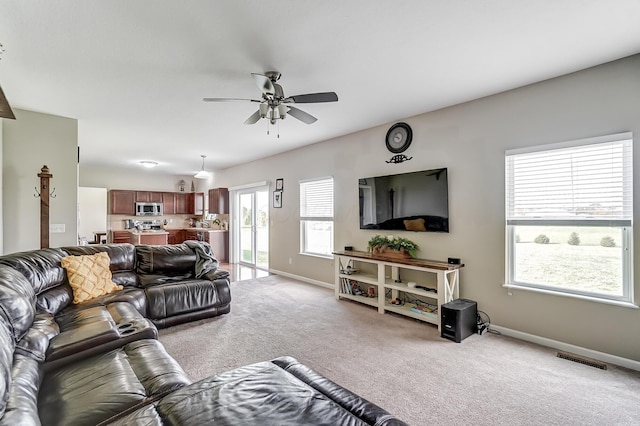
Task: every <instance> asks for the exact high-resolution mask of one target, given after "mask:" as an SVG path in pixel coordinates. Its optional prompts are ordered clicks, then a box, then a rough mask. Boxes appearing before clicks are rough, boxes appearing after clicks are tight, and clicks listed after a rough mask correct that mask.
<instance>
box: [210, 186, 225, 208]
mask: <svg viewBox="0 0 640 426" xmlns="http://www.w3.org/2000/svg"><path fill="white" fill-rule="evenodd" d="M209 213H215V214H229V189H228V188H213V189H210V190H209Z"/></svg>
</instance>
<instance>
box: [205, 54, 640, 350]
mask: <svg viewBox="0 0 640 426" xmlns="http://www.w3.org/2000/svg"><path fill="white" fill-rule="evenodd" d="M638 76H640V56H637V55H636V56H633V57H630V58H626V59H623V60H620V61H616V62H612V63H609V64H604V65H601V66H598V67H594V68H591V69H588V70H584V71H581V72H577V73H574V74H570V75H567V76H564V77H560V78H556V79H552V80H548V81H545V82H541V83H538V84H534V85H530V86H527V87H523V88H520V89H516V90H512V91H509V92H505V93H502V94H498V95H495V96H491V97H487V98H483V99H479V100H476V101H473V102H468V103H465V104H461V105H456V106H453V107H450V108H446V109H443V110H439V111H435V112H431V113H428V114H424V115H420V116H416V117H411V118H407V119H403V120H402V121H406V122H407V123H409V124H410V125H411V126H412V128H413V135H414V141H413V143H412V145H411V147H410V148H409V150H408V151H407V152H405V154H406V155H407V156H409V157H411V156H412V157H413V159H412V160H411V161H409V162H406V163H403V164H387V163H385V160H388V159H389V158H390V157H391V156H392V154H391V153H389V152H387V151H386V149H385V145H384V137H385V134H386V131H387V129H388V128H389V126H390V125H391V124H392V123H388V124H387V125H385V126H380V127H377V128H373V129H368V130H365V131H361V132H358V133H355V134H351V135H347V136H344V137H341V138H337V139H334V140H329V141H326V142H322V143H318V144H315V145H312V146H308V147H305V148H301V149H298V150H294V151H290V152H288V153H284V154H281V155H278V156H274V157H270V158H266V159H263V160H260V161H255V162H252V163H249V164H245V165H241V166H238V167H233V168H230V169H227V170H223V171H220V172H218V175H217V177H216V180H217V182H216V184H217V185H219V186H230V187H232V186H236V185H242V184H245V183H249V182H256V181H260V180H265V179H266V180H269V181H270V182H271V183H272V188H271V189H272V190H273V189H274V188H273V186H274V185H275V179H276V178H279V177H283V178H284V180H285V184H284V188H285V191H284V194H283V208H282V209H271V212H270V214H271V229H270V239H271V240H270V253H271V258H270V267H271V268H272V269H274V270H279V271H284V272H287V273H290V274H294V275H299V276H304V277H309V278H310V279H313V280H317V281H321V282H326V283H332V282H333V261H331V260H325V259H320V258H316V257H310V256H304V255H300V254H299V248H300V247H299V231H298V230H299V222H298V221H299V206H298V199H299V193H298V192H299V191H298V184H297V183H298V181H299V180H302V179H309V178H314V177H321V176H333V177H334V182H335V205H336V206H337V207H338V208H336V220H335V247H336V248H337V249H339V248H341V247H343V246H345V245H352V246H355V248H356V249H359V250H365V249H366V244H367V241H368V240H369V238H371V237H372V236H373V235H375V231H365V230H360V229H359V226H358V185H357V182H358V178H360V177H363V176H376V175H385V174H393V173H399V172H404V171H413V170H421V169H432V168H439V167H447V168H448V172H449V215H450V231H451V232H450V233H449V234H434V233H404V232H400V231H398V232H400V234H401V235H402V236H405V237H408V238H410V239H412V240H413V241H415V242H416V243H418V244H419V246H420V252H419V257H423V258H429V259H446V258H447V257H461V258H462V260H463V262H464V263H465V265H466V266H465V267H464V268H463V269H462V272H461V296H462V297H466V298H469V299H473V300H476V301H478V304H479V308H480V309H482V310H483V311H485V312H487V313H488V314H489V315H490V316H491V320H492V323H493V324H495V325H500V326H503V327H507V328H509V329H513V330H518V331H521V332H524V333H530V334H533V335H537V336H541V337H544V338H548V339H553V340H557V341H560V342H566V343H569V344H573V345H577V346H581V347H585V348H589V349H593V350H596V351H601V352H605V353H609V354H613V355H617V356H620V357H624V358H629V359H632V360H636V361H640V339H637V338H635V337H634V336H637V330H638V325H639V324H640V309H631V308H623V307H618V306H612V305H608V304H602V303H595V302H589V301H585V300H579V299H574V298H569V297H560V296H552V295H546V294H540V293H533V292H527V291H513V292H512V295H509V294H508V292H507V290H506V289H505V288H503V287H502V285H503V283H504V275H505V272H504V271H505V214H504V211H505V207H504V152H505V150H506V149H512V148H519V147H526V146H531V145H541V144H548V143H553V142H561V141H566V140H574V139H580V138H586V137H591V136H599V135H606V134H612V133H619V132H623V131H632V132H634V134H635V137H636V139H638V138H640V114H639V113H638V112H639V111H640V77H638ZM444 83H446V82H444ZM636 145H637V143H636ZM639 161H640V154H636V158H635V163H634V166H635V167H636V169H637V166H638V164H639ZM634 180H635V183H636V190H635V191H634V192H635V200H636V202H635V205H634V206H635V212H636V213H635V214H636V216H638V215H640V207H639V204H638V202H639V201H640V196H638V189H639V188H640V174H639V173H636V174H635V178H634ZM394 233H395V232H394ZM636 235H637V233H636ZM634 240H636V241H635V243H636V244H635V246H636V248H637V249H636V250H637V251H636V255H635V259H636V260H635V261H634V265H635V267H636V273H640V270H639V269H638V264H639V263H638V260H637V259H638V258H639V254H640V253H639V252H638V250H640V245H639V244H638V241H637V239H636V238H635V237H634ZM290 258H291V259H292V264H289V259H290ZM634 285H635V293H636V294H640V286H639V285H638V284H634Z"/></svg>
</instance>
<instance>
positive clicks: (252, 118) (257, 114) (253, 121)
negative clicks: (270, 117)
mask: <svg viewBox="0 0 640 426" xmlns="http://www.w3.org/2000/svg"><path fill="white" fill-rule="evenodd" d="M258 120H260V110H257V111H256V112H254V113H253V114H251V116H250V117H249V118H247V119H246V120H245V121H244V124H256V123H257V122H258Z"/></svg>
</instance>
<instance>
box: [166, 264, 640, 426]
mask: <svg viewBox="0 0 640 426" xmlns="http://www.w3.org/2000/svg"><path fill="white" fill-rule="evenodd" d="M231 292H232V299H233V301H232V304H231V313H229V314H227V315H223V316H220V317H217V318H212V319H209V320H202V321H196V322H193V323H189V324H183V325H179V326H176V327H172V328H168V329H164V330H161V331H160V340H161V341H162V343H163V344H164V346H165V347H166V349H167V351H168V352H169V353H170V354H171V355H172V356H174V357H175V358H176V359H177V360H178V362H179V363H180V364H181V365H182V366H183V367H184V369H185V371H186V372H187V374H189V376H190V377H191V378H192V379H193V380H199V379H202V378H204V377H207V376H210V375H213V374H215V373H218V372H221V371H225V370H228V369H232V368H234V367H238V366H241V365H245V364H250V363H254V362H258V361H263V360H268V359H272V358H275V357H278V356H281V355H291V356H293V357H295V358H297V359H298V360H299V361H301V362H303V363H305V364H307V365H309V366H310V367H312V368H314V369H315V370H317V371H318V372H320V373H322V374H324V375H325V376H327V377H329V378H330V379H331V380H333V381H335V382H337V383H338V384H340V385H342V386H344V387H346V388H347V389H349V390H351V391H353V392H355V393H357V394H359V395H361V396H362V397H364V398H366V399H368V400H370V401H372V402H374V403H376V404H378V405H380V406H382V407H383V408H385V409H387V410H388V411H390V412H391V413H393V414H394V415H396V416H397V417H399V418H400V419H402V420H404V421H406V422H408V423H410V424H413V425H434V424H435V425H461V424H474V425H623V424H624V425H626V424H629V425H631V424H639V422H640V399H639V397H638V396H639V395H640V373H638V372H635V371H630V370H626V369H623V368H617V367H615V366H609V369H608V370H606V371H603V370H599V369H596V368H593V367H589V366H585V365H582V364H577V363H574V362H571V361H567V360H564V359H560V358H557V357H556V353H557V352H556V351H555V350H552V349H548V348H544V347H541V346H537V345H533V344H529V343H526V342H522V341H519V340H515V339H511V338H508V337H504V336H498V335H493V334H485V335H483V336H478V335H472V336H470V337H468V338H467V339H465V340H464V341H463V342H462V343H454V342H452V341H449V340H446V339H442V338H440V337H439V333H438V331H437V328H436V327H435V326H432V325H429V324H426V323H422V322H419V321H415V320H412V319H410V318H405V317H401V316H396V315H390V314H385V315H381V314H379V313H378V312H377V310H375V309H372V308H370V307H367V306H364V305H361V304H358V303H354V302H348V301H337V300H335V298H334V295H333V291H331V290H328V289H324V288H321V287H317V286H313V285H310V284H305V283H301V282H298V281H295V280H291V279H288V278H284V277H280V276H269V277H265V278H259V279H255V280H249V281H240V282H235V283H232V284H231Z"/></svg>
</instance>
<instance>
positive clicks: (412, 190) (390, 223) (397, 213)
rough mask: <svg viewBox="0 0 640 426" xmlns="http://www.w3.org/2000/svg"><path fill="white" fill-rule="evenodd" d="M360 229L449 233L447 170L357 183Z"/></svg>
mask: <svg viewBox="0 0 640 426" xmlns="http://www.w3.org/2000/svg"><path fill="white" fill-rule="evenodd" d="M358 194H359V206H360V229H380V230H390V231H391V230H393V231H396V230H402V231H417V232H449V187H448V182H447V169H446V168H444V169H433V170H423V171H419V172H411V173H400V174H396V175H387V176H375V177H368V178H362V179H359V180H358Z"/></svg>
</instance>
